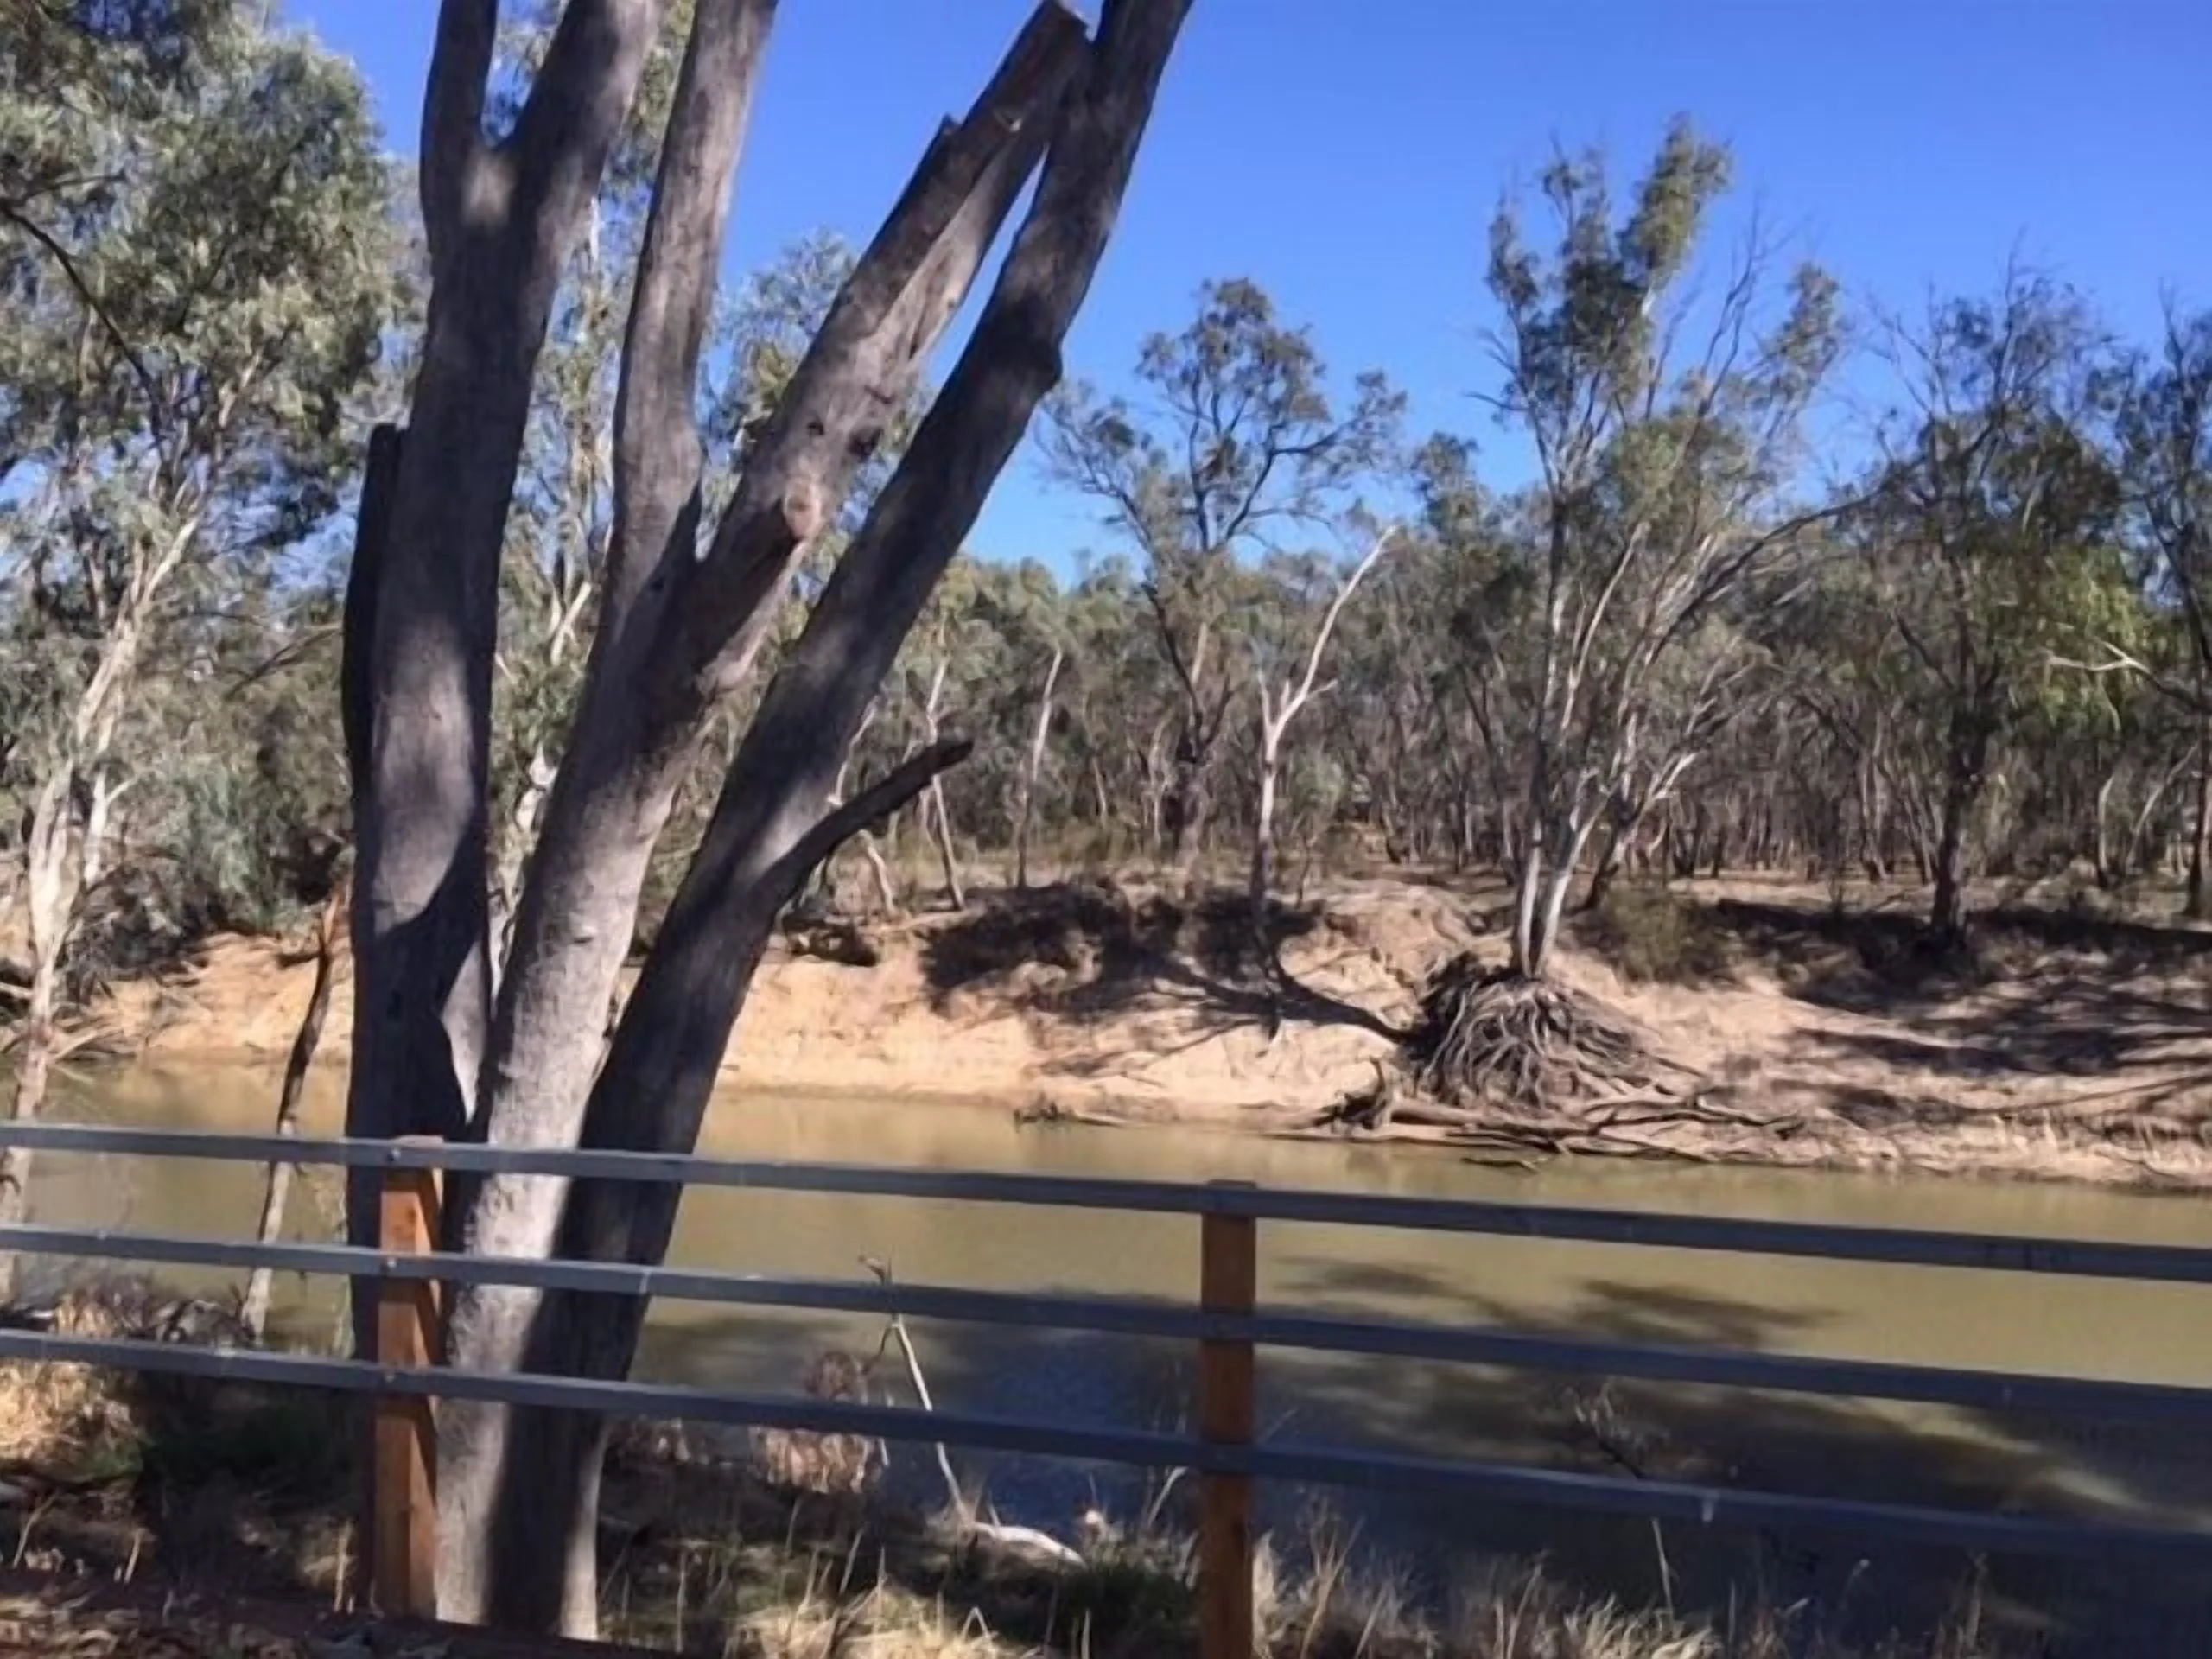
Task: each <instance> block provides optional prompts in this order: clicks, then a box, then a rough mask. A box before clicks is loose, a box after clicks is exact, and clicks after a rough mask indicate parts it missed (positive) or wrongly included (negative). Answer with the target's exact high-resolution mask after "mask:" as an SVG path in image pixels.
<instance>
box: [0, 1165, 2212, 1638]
mask: <svg viewBox="0 0 2212 1659" xmlns="http://www.w3.org/2000/svg"><path fill="white" fill-rule="evenodd" d="M10 1145H14V1146H22V1147H30V1148H35V1149H38V1150H41V1151H48V1152H60V1153H72V1154H101V1155H109V1156H115V1155H124V1156H133V1157H150V1158H186V1159H200V1160H219V1161H224V1162H244V1163H250V1164H263V1163H277V1162H281V1163H292V1164H299V1165H309V1166H334V1167H342V1168H349V1169H374V1170H379V1171H382V1172H385V1179H384V1189H385V1227H384V1236H383V1238H382V1239H381V1240H380V1244H379V1248H378V1249H363V1248H355V1247H349V1246H346V1245H342V1244H292V1243H280V1244H271V1245H258V1244H252V1243H241V1242H236V1241H229V1240H219V1239H201V1238H182V1237H171V1236H152V1235H143V1234H133V1233H119V1232H112V1231H102V1230H68V1229H59V1228H48V1227H39V1226H19V1227H12V1228H0V1249H6V1250H12V1251H16V1252H19V1253H24V1254H33V1253H35V1254H51V1255H73V1256H79V1257H91V1258H94V1259H100V1260H106V1261H114V1262H135V1263H140V1264H147V1265H155V1266H170V1267H196V1268H240V1269H243V1268H256V1267H266V1268H270V1269H272V1270H276V1271H279V1272H290V1273H300V1274H327V1275H333V1276H342V1277H347V1278H351V1279H353V1280H355V1281H373V1282H374V1283H376V1284H377V1285H378V1286H379V1287H380V1289H379V1291H378V1294H379V1298H380V1312H379V1332H380V1335H379V1351H378V1357H377V1359H376V1362H375V1363H370V1362H368V1361H361V1360H341V1359H320V1358H312V1357H304V1356H299V1355H287V1354H277V1353H268V1352H261V1351H229V1350H217V1349H205V1348H192V1347H187V1346H182V1345H177V1344H154V1343H134V1342H115V1341H106V1340H99V1339H93V1338H79V1337H69V1336H60V1335H53V1334H48V1333H43V1332H28V1331H0V1359H12V1360H17V1361H31V1362H53V1363H90V1364H97V1365H101V1366H105V1367H110V1368H112V1369H116V1370H128V1371H141V1372H149V1373H166V1374H177V1375H188V1376H213V1377H223V1378H232V1379H236V1380H239V1381H250V1382H256V1383H268V1384H281V1385H290V1386H300V1387H308V1388H317V1389H334V1390H338V1391H340V1392H344V1393H349V1394H357V1395H373V1396H375V1397H376V1398H377V1400H378V1402H379V1405H378V1414H379V1442H378V1446H379V1450H378V1464H377V1468H376V1471H374V1473H373V1474H372V1484H374V1486H375V1488H376V1492H377V1497H378V1516H379V1519H378V1539H377V1541H376V1546H375V1558H376V1564H375V1567H374V1577H375V1580H376V1582H377V1583H378V1585H379V1586H382V1587H381V1588H380V1589H379V1591H378V1594H379V1596H380V1597H381V1598H383V1599H386V1601H387V1604H388V1605H397V1606H404V1607H409V1608H416V1609H419V1608H420V1606H421V1605H423V1603H424V1601H425V1599H427V1598H428V1597H429V1594H430V1593H431V1592H430V1589H429V1581H428V1579H427V1577H426V1573H427V1570H428V1569H427V1562H428V1560H429V1552H428V1542H427V1540H428V1526H429V1497H428V1494H429V1479H430V1475H431V1472H432V1469H433V1465H432V1459H433V1456H434V1453H433V1450H432V1446H431V1437H430V1424H429V1414H428V1407H427V1403H426V1402H429V1401H430V1400H433V1399H449V1400H452V1399H467V1400H482V1401H496V1402H508V1403H512V1404H517V1405H523V1406H535V1407H543V1408H552V1409H567V1410H582V1411H591V1412H606V1413H613V1414H620V1415H625V1416H641V1417H658V1418H667V1419H679V1420H683V1421H693V1422H702V1423H714V1424H721V1425H728V1426H744V1427H774V1428H786V1429H802V1430H809V1431H812V1432H816V1433H851V1434H859V1435H865V1436H869V1437H874V1438H880V1439H883V1440H893V1441H917V1440H934V1441H938V1442H940V1443H943V1444H945V1445H952V1446H963V1447H965V1448H969V1449H972V1450H976V1451H995V1452H1011V1453H1016V1454H1027V1455H1033V1456H1039V1457H1052V1458H1061V1459H1074V1460H1081V1461H1102V1462H1112V1463H1122V1464H1134V1465H1153V1466H1158V1467H1168V1466H1181V1467H1185V1468H1189V1469H1191V1470H1192V1471H1195V1472H1196V1473H1197V1474H1198V1477H1199V1484H1200V1490H1201V1506H1202V1516H1201V1547H1200V1556H1199V1559H1200V1570H1201V1589H1202V1597H1203V1599H1204V1600H1205V1604H1206V1614H1205V1618H1203V1619H1202V1630H1203V1631H1204V1632H1205V1637H1206V1640H1207V1642H1208V1643H1209V1644H1210V1645H1209V1648H1208V1652H1209V1656H1211V1654H1212V1652H1213V1651H1214V1649H1213V1646H1212V1645H1211V1644H1212V1643H1216V1641H1217V1639H1218V1640H1219V1641H1220V1642H1221V1643H1225V1644H1226V1645H1225V1646H1224V1647H1223V1649H1222V1650H1223V1651H1224V1652H1231V1651H1240V1650H1239V1649H1236V1646H1235V1642H1236V1631H1237V1630H1240V1629H1248V1628H1249V1618H1250V1610H1249V1594H1250V1564H1251V1547H1252V1539H1251V1511H1250V1484H1251V1482H1252V1481H1254V1480H1255V1479H1264V1480H1274V1481H1290V1482H1297V1483H1306V1484H1325V1485H1335V1486H1346V1487H1383V1488H1388V1489H1391V1490H1397V1491H1423V1492H1431V1493H1437V1494H1441V1495H1446V1496H1452V1497H1462V1498H1469V1499H1478V1500H1481V1501H1484V1502H1491V1503H1515V1504H1527V1505H1532V1506H1537V1507H1543V1508H1552V1509H1567V1510H1585V1511H1594V1512H1602V1513H1609V1514H1617V1515H1624V1516H1639V1517H1648V1518H1650V1519H1654V1520H1658V1521H1675V1522H1694V1523H1697V1524H1719V1525H1732V1526H1741V1527H1746V1528H1752V1529H1771V1530H1777V1531H1789V1532H1804V1531H1821V1532H1844V1533H1850V1534H1854V1535H1872V1536H1878V1537H1881V1538H1885V1539H1887V1540H1890V1541H1896V1542H1902V1543H1913V1544H1922V1545H1940V1546H1946V1547H1956V1548H1970V1549H1982V1550H1994V1551H2005V1552H2014V1553H2027V1554H2053V1555H2069V1556H2082V1555H2089V1556H2116V1555H2124V1556H2128V1557H2132V1558H2136V1559H2143V1558H2146V1557H2147V1558H2152V1559H2155V1560H2160V1561H2164V1562H2166V1563H2169V1564H2171V1565H2174V1566H2181V1565H2188V1566H2190V1567H2197V1568H2200V1569H2202V1568H2212V1532H2207V1531H2194V1530H2175V1529H2155V1528H2145V1527H2138V1526H2122V1525H2115V1524H2105V1523H2097V1522H2082V1521H2074V1520H2069V1519H2065V1518H2062V1517H2056V1516H2024V1515H2014V1514H2001V1515H2000V1514H1970V1513H1964V1512H1959V1511H1953V1510H1939V1509H1930V1508H1923V1507H1916V1506H1913V1505H1906V1504H1891V1503H1866V1502H1859V1501H1847V1500H1840V1499H1834V1498H1825V1497H1813V1496H1804V1495H1797V1494H1786V1493H1776V1492H1767V1491H1739V1490H1731V1489H1723V1488H1718V1487H1705V1486H1696V1485H1690V1484H1680V1483H1672V1482H1664V1481H1646V1480H1637V1479H1630V1478H1615V1477H1610V1476H1592V1475H1580V1474H1570V1473H1565V1472H1560V1471H1549V1470H1541V1469H1534V1468H1525V1467H1516V1466H1512V1465H1499V1464H1491V1463H1465V1462H1452V1461H1447V1460H1444V1459H1434V1458H1424V1457H1414V1456H1405V1455H1398V1454H1389V1453H1380V1452H1366V1451H1352V1450H1346V1449H1342V1448H1335V1447H1326V1446H1302V1445H1284V1444H1280V1443H1276V1444H1260V1443H1258V1442H1257V1440H1256V1437H1255V1421H1254V1412H1253V1398H1252V1395H1253V1364H1254V1354H1255V1349H1258V1348H1263V1347H1282V1348H1294V1349H1301V1350H1306V1351H1319V1352H1324V1353H1331V1354H1347V1355H1364V1356H1380V1357H1400V1358H1413V1359H1422V1360H1435V1361H1446V1362H1452V1363H1470V1364H1482V1365H1492V1366H1504V1367H1513V1368H1519V1369H1528V1370H1542V1371H1550V1372H1560V1373H1567V1374H1573V1375H1584V1376H1624V1377H1634V1378H1639V1379H1643V1380H1648V1381H1657V1382H1665V1383H1686V1384H1699V1385H1707V1386H1717V1387H1728V1388H1743V1389H1774V1390H1780V1391H1784V1392H1789V1393H1796V1394H1810V1395H1845V1396H1850V1397H1854V1398H1869V1399H1883V1400H1894V1401H1908V1402H1918V1403H1926V1404H1936V1405H1945V1406H1955V1407H1965V1408H1975V1409H1982V1410H1990V1411H2013V1412H2028V1413H2044V1414H2080V1415H2083V1416H2092V1417H2098V1418H2122V1419H2126V1420H2129V1421H2138V1422H2146V1423H2154V1424H2161V1425H2165V1426H2169V1427H2192V1428H2197V1427H2202V1425H2204V1424H2205V1423H2206V1422H2207V1421H2212V1389H2200V1388H2183V1387H2175V1386H2171V1385H2165V1384H2152V1383H2122V1382H2109V1381H2099V1380H2084V1379H2075V1378H2069V1377H2054V1376H2040V1375H2033V1374H2023V1373H2007V1372H1992V1371H1976V1370H1949V1369H1944V1368H1939V1367H1926V1366H1913V1365H1902V1364H1891V1363H1877V1362H1871V1361H1861V1360H1844V1359H1827V1358H1815V1357H1799V1356H1791V1355H1774V1354H1764V1353H1758V1352H1752V1351H1741V1350H1731V1349H1723V1348H1707V1347H1694V1346H1687V1345H1681V1344H1662V1343H1634V1342H1605V1341H1597V1340H1583V1339H1580V1338H1560V1337H1546V1336H1535V1335H1529V1334H1526V1333H1522V1332H1514V1331H1510V1330H1505V1329H1500V1328H1497V1327H1494V1326H1444V1325H1429V1324H1408V1323H1400V1322H1386V1321H1375V1320H1367V1319H1348V1318H1342V1317H1336V1316H1327V1315H1317V1314H1310V1313H1274V1312H1267V1311H1262V1309H1261V1308H1260V1307H1259V1306H1257V1304H1256V1300H1255V1294H1254V1286H1255V1279H1256V1267H1255V1260H1256V1232H1257V1224H1259V1223H1261V1222H1263V1221H1265V1222H1272V1223H1288V1224H1331V1225H1338V1226H1352V1227H1365V1228H1406V1229H1414V1230H1424V1231H1449V1232H1459V1233H1467V1234H1476V1235H1487V1236H1512V1237H1525V1238H1535V1239H1547V1240H1575V1241H1580V1242H1585V1243H1602V1244H1611V1245H1622V1246H1638V1247H1643V1248H1659V1249H1690V1250H1708V1251H1712V1250H1718V1251H1732V1252H1740V1253H1754V1254H1764V1255H1797V1256H1822V1257H1827V1258H1831V1259H1836V1260H1843V1261H1852V1262H1880V1263H1887V1264H1893V1265H1900V1266H1910V1267H1929V1268H1974V1269H1980V1270H1986V1271H2005V1272H2023V1273H2037V1274H2053V1273H2056V1274H2081V1275H2088V1276H2094V1277H2102V1278H2110V1279H2120V1280H2141V1281H2162V1282H2168V1283H2183V1284H2204V1283H2208V1282H2212V1249H2189V1248H2183V1247H2171V1246H2158V1245H2137V1244H2107V1243H2093V1242H2086V1241H2076V1240H2066V1239H2051V1238H2037V1237H2020V1236H1988V1235H1981V1234H1971V1233H1947V1232H1929V1231H1915V1230H1880V1229H1860V1228H1852V1227H1837V1226H1826V1225H1814V1224H1803V1223H1794V1222H1769V1221H1757V1220H1748V1219H1729V1218H1722V1217H1700V1216H1681V1215H1667V1214H1654V1213H1649V1212H1637V1211H1611V1210H1600V1209H1587V1208H1570V1207H1563V1206H1552V1205H1510V1204H1497V1203H1484V1202H1476V1201H1456V1200H1443V1199H1415V1198H1389V1197H1376V1196H1370V1195H1365V1194H1357V1193H1344V1192H1325V1191H1313V1190H1283V1189H1269V1188H1262V1187H1255V1186H1251V1185H1243V1184H1235V1183H1215V1184H1210V1185H1176V1184H1173V1183H1165V1182H1149V1181H1118V1180H1091V1179H1065V1178H1052V1177H1036V1176H1026V1175H1011V1174H997V1173H962V1172H942V1171H921V1170H908V1169H887V1168H876V1167H870V1166H856V1165H825V1164H803V1163H760V1162H744V1161H734V1160H718V1159H703V1158H683V1157H671V1156H663V1155H660V1154H642V1153H620V1152H570V1151H555V1150H550V1149H538V1148H530V1149H524V1148H513V1147H486V1146H474V1145H459V1144H442V1143H429V1142H420V1141H404V1142H385V1141H301V1140H295V1139H290V1138H285V1137H278V1136H273V1135H197V1134H183V1133H173V1132H168V1131H156V1130H143V1129H131V1128H109V1127H105V1126H92V1125H79V1124H58V1123H29V1124H0V1147H6V1146H10ZM430 1172H467V1173H495V1172H496V1173H512V1174H524V1175H543V1176H552V1177H561V1178H566V1179H614V1180H632V1181H646V1182H652V1183H656V1184H661V1185H668V1184H683V1185H702V1186H713V1187H721V1188H733V1189H747V1190H757V1191H781V1192H812V1193H829V1194H839V1195H849V1196H853V1197H869V1198H920V1199H927V1200H935V1201H943V1202H962V1203H983V1204H1018V1205H1052V1206H1059V1207H1070V1208H1079V1209H1088V1210H1105V1211H1128V1212H1134V1213H1139V1214H1147V1215H1155V1216H1187V1217H1197V1218H1198V1220H1199V1222H1200V1234H1201V1236H1200V1261H1201V1275H1200V1276H1201V1281H1202V1296H1201V1306H1197V1307H1192V1306H1185V1305H1179V1304H1175V1303H1172V1302H1166V1301H1163V1300H1150V1299H1141V1298H1130V1297H1113V1296H1098V1295H1073V1294H1008V1293H1003V1292H991V1291H981V1290H974V1289H968V1288H963V1287H953V1286H942V1285H926V1284H914V1285H908V1284H874V1283H864V1282H852V1281H823V1280H812V1279H791V1278H773V1277H765V1276H758V1275H750V1274H733V1273H718V1272H707V1271H700V1270H695V1269H688V1268H664V1267H642V1266H638V1265H634V1264H629V1263H620V1262H582V1261H557V1262H547V1261H534V1260H533V1261H521V1260H515V1259H511V1258H500V1257H471V1256H460V1255H440V1254H435V1253H431V1251H430V1247H429V1240H430V1239H431V1238H433V1237H434V1236H435V1231H436V1229H435V1224H434V1221H433V1213H432V1212H433V1211H434V1209H435V1203H436V1193H435V1180H434V1178H433V1176H432V1174H431V1173H430ZM487 1284H488V1285H516V1286H522V1287H535V1288H538V1289H543V1290H554V1291H573V1292H583V1293H588V1294H615V1295H623V1296H653V1297H671V1298H676V1299H679V1300H692V1301H701V1302H709V1303H717V1304H722V1305H728V1306H755V1307H785V1308H804V1309H809V1310H816V1311H824V1312H836V1313H865V1314H879V1315H890V1314H894V1313H895V1314H901V1315H905V1316H906V1317H910V1318H918V1319H944V1320H955V1321H964V1322H972V1323H979V1324H986V1325H999V1326H1015V1327H1025V1328H1030V1329H1035V1330H1038V1331H1040V1332H1041V1331H1081V1332H1093V1333H1106V1334H1113V1335H1122V1336H1130V1337H1142V1338H1159V1339H1166V1340H1173V1341H1178V1342H1186V1343H1194V1344H1197V1345H1198V1351H1199V1357H1200V1364H1199V1400H1198V1421H1199V1426H1200V1427H1199V1433H1198V1436H1197V1437H1196V1438H1192V1437H1185V1436H1177V1435H1166V1434H1158V1433H1134V1432H1126V1431H1121V1430H1113V1429H1106V1428H1094V1427H1080V1426H1073V1425H1068V1424H1054V1423H1044V1422H1035V1421H1013V1420H1007V1419H1001V1418H996V1417H988V1416H978V1415H972V1414H958V1413H950V1414H948V1413H925V1412H921V1411H916V1410H909V1409H906V1408H893V1407H887V1406H872V1405H857V1404H851V1403H846V1402H829V1401H821V1400H814V1399H808V1398H794V1397H789V1396H785V1397H775V1396H757V1395H734V1394H728V1393H721V1392H717V1391H712V1390H707V1389H696V1388H673V1387H664V1386H659V1385H654V1384H646V1383H630V1382H598V1381H587V1380H583V1379H578V1378H574V1377H555V1376H515V1375H506V1374H499V1375H494V1374H489V1373H483V1372H476V1371H469V1370H458V1369H454V1368H447V1367H437V1366H435V1364H434V1363H432V1362H433V1360H434V1358H435V1325H436V1319H437V1307H438V1299H439V1296H440V1294H442V1292H444V1291H445V1290H446V1289H447V1287H452V1286H454V1285H487ZM392 1494H397V1496H391V1495H392ZM388 1496H389V1497H390V1499H391V1501H390V1502H389V1503H387V1502H386V1499H387V1497H388ZM1224 1632H1226V1633H1227V1634H1226V1635H1224V1634H1222V1633H1224ZM1249 1650H1250V1649H1249V1642H1248V1643H1246V1644H1245V1646H1244V1647H1243V1649H1241V1652H1242V1653H1249Z"/></svg>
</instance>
